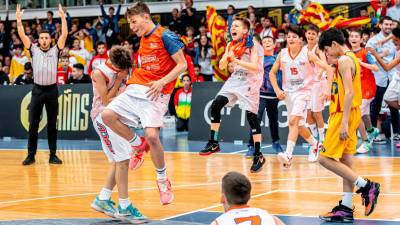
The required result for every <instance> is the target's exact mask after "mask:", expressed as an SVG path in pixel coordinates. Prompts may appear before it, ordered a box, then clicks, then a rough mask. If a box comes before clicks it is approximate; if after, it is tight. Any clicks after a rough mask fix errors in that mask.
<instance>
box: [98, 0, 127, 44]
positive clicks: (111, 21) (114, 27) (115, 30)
mask: <svg viewBox="0 0 400 225" xmlns="http://www.w3.org/2000/svg"><path fill="white" fill-rule="evenodd" d="M121 2H122V0H120V4H118V9H117V13H115V9H114V7H112V6H111V7H110V8H109V9H108V15H107V14H106V11H105V10H104V6H103V1H102V0H100V1H99V3H100V9H101V15H102V17H103V33H105V35H106V42H107V46H110V47H111V46H112V45H113V44H116V43H118V40H117V36H118V34H119V27H118V21H119V14H120V12H121ZM114 13H115V14H114Z"/></svg>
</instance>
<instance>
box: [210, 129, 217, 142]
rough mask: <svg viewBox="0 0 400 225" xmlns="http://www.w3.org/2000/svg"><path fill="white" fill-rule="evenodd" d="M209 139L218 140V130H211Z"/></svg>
mask: <svg viewBox="0 0 400 225" xmlns="http://www.w3.org/2000/svg"><path fill="white" fill-rule="evenodd" d="M210 140H212V141H215V142H218V131H215V130H211V137H210Z"/></svg>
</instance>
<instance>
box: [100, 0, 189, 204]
mask: <svg viewBox="0 0 400 225" xmlns="http://www.w3.org/2000/svg"><path fill="white" fill-rule="evenodd" d="M127 18H128V22H129V25H130V28H131V30H132V31H133V32H134V33H135V34H136V35H137V36H139V37H142V38H141V40H140V48H139V51H138V54H139V58H140V67H139V68H136V69H135V70H134V72H133V74H132V75H131V77H130V79H129V81H128V83H127V85H128V87H127V88H126V90H125V91H124V92H123V93H122V94H120V95H119V96H118V97H116V98H115V99H114V100H113V101H112V102H111V103H110V104H109V105H108V106H107V108H106V109H105V110H104V111H103V113H102V118H103V121H104V123H105V124H106V125H107V126H108V127H110V128H111V129H112V130H113V131H114V132H115V133H117V134H118V135H120V136H121V137H123V138H125V139H126V140H128V141H130V142H133V141H135V134H134V132H132V130H131V129H130V128H129V127H130V126H137V125H138V123H139V121H140V122H141V124H142V126H143V128H144V132H145V137H146V139H142V141H147V142H148V144H149V146H150V152H151V159H152V160H153V163H154V165H155V167H156V171H157V185H158V188H159V191H160V200H161V203H162V204H163V205H166V204H169V203H171V202H172V201H173V197H174V196H173V193H172V190H171V183H170V181H169V179H168V178H167V174H166V168H165V161H164V149H163V146H162V144H161V142H160V137H159V136H160V127H161V126H162V125H163V121H162V119H163V116H164V114H165V113H166V112H167V108H168V107H167V106H168V102H169V98H170V94H171V93H172V90H173V88H174V84H175V80H176V78H177V77H178V76H179V74H181V73H183V72H184V71H185V70H186V60H185V57H184V54H183V50H182V49H183V47H184V45H183V43H182V42H181V41H180V40H179V38H178V36H177V35H176V34H175V33H173V32H171V31H169V30H166V29H165V28H163V27H161V26H160V25H158V24H157V25H156V24H154V22H153V21H152V20H151V16H150V10H149V8H148V6H147V5H146V4H144V3H142V2H137V3H135V4H134V5H132V6H130V7H128V9H127ZM143 154H144V151H136V152H135V153H134V154H133V158H132V160H131V165H130V167H134V168H138V167H137V166H136V164H137V163H139V162H141V161H142V160H143Z"/></svg>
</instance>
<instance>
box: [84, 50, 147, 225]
mask: <svg viewBox="0 0 400 225" xmlns="http://www.w3.org/2000/svg"><path fill="white" fill-rule="evenodd" d="M131 67H132V61H131V56H130V52H129V50H127V49H125V48H123V47H121V46H116V47H113V48H112V49H111V51H110V58H109V59H108V60H107V61H106V62H105V63H102V64H100V65H98V66H97V68H96V69H95V70H94V71H93V73H92V76H91V77H92V82H93V107H92V112H91V117H92V121H93V126H94V128H95V129H96V132H97V133H98V135H99V136H100V140H101V144H102V147H103V151H104V153H105V154H106V156H107V158H108V160H109V161H110V162H111V163H112V165H111V168H110V170H109V172H108V176H107V180H106V184H105V186H104V188H103V189H102V190H101V192H100V194H99V195H98V196H97V197H96V199H95V200H94V201H93V202H92V204H91V206H92V208H94V209H95V210H97V211H99V212H103V213H105V214H106V215H109V216H112V217H114V216H115V217H118V218H121V219H122V218H123V219H127V220H129V221H139V222H140V221H143V220H145V219H146V218H145V217H144V216H143V215H142V214H141V213H140V212H139V210H138V209H137V208H135V207H134V206H133V205H132V204H131V202H130V201H129V198H128V196H129V195H128V162H129V159H130V158H131V150H130V149H131V144H130V143H129V142H128V141H127V140H125V139H123V138H122V137H120V136H118V135H117V134H116V133H114V132H113V131H112V130H110V129H109V128H108V127H107V126H105V125H104V123H103V121H102V118H101V115H100V113H101V112H102V111H103V109H104V108H105V106H107V105H108V103H110V102H111V100H112V98H114V97H115V96H116V95H117V93H118V91H119V89H120V87H121V88H122V87H123V86H124V84H125V79H126V77H127V75H128V70H129V69H130V68H131ZM133 145H134V148H144V147H146V144H145V142H142V143H140V142H138V143H134V144H133ZM115 185H117V187H118V195H119V206H118V212H117V211H116V209H115V208H114V202H112V201H111V193H112V190H113V189H114V187H115Z"/></svg>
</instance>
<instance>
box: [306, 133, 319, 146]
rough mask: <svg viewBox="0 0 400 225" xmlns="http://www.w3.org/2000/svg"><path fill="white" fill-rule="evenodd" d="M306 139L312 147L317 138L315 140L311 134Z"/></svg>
mask: <svg viewBox="0 0 400 225" xmlns="http://www.w3.org/2000/svg"><path fill="white" fill-rule="evenodd" d="M306 141H307V142H308V144H310V145H311V147H313V146H314V145H315V144H316V143H317V140H315V138H314V136H312V135H311V136H310V137H309V138H307V139H306Z"/></svg>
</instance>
